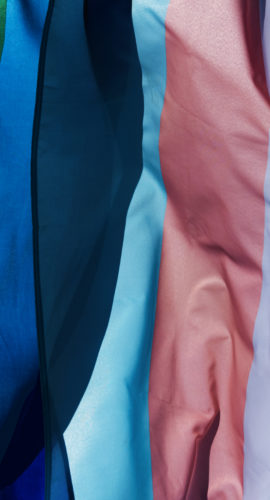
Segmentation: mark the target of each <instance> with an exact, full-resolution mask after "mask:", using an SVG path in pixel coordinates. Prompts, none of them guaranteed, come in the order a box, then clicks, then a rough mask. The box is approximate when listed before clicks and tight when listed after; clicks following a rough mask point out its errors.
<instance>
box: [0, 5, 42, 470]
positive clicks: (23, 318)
mask: <svg viewBox="0 0 270 500" xmlns="http://www.w3.org/2000/svg"><path fill="white" fill-rule="evenodd" d="M47 3H48V2H47V0H39V1H38V2H37V1H36V0H29V1H28V2H18V1H17V0H9V1H8V2H7V18H6V36H5V45H4V50H3V54H2V59H1V63H0V136H1V140H0V201H1V215H0V275H1V280H0V375H1V391H0V429H1V430H0V442H1V448H0V460H1V457H2V456H3V454H4V453H5V451H6V448H7V446H8V443H9V441H10V439H11V436H12V433H13V431H14V428H15V425H16V421H17V419H18V416H19V413H20V410H21V408H22V406H23V403H24V400H25V398H26V396H27V395H28V393H29V392H30V390H31V389H32V387H33V386H34V385H35V383H36V378H37V374H38V370H39V361H38V350H37V338H36V327H35V323H36V320H35V297H34V278H33V253H32V216H31V194H30V186H31V182H30V177H31V168H30V163H31V143H32V127H33V116H34V107H35V98H36V83H37V72H38V61H39V50H40V43H41V37H42V30H43V24H44V21H45V15H46V10H47ZM29 446H31V442H30V443H29ZM14 459H16V457H14Z"/></svg>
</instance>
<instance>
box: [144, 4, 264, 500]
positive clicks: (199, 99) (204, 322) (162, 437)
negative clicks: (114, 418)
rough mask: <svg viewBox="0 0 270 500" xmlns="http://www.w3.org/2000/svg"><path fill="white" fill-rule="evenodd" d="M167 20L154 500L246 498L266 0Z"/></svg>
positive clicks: (181, 8)
mask: <svg viewBox="0 0 270 500" xmlns="http://www.w3.org/2000/svg"><path fill="white" fill-rule="evenodd" d="M166 30H167V31H166V48H167V89H166V95H165V105H164V109H163V114H162V120H161V135H160V157H161V166H162V173H163V178H164V182H165V186H166V190H167V194H168V203H167V209H166V216H165V225H164V238H163V248H162V258H161V269H160V281H159V293H158V303H157V313H156V325H155V333H154V343H153V351H152V360H151V372H150V391H149V411H150V435H151V452H152V467H153V487H154V499H155V500H180V499H188V500H201V499H203V498H206V491H207V488H208V494H207V498H208V499H210V500H214V499H215V500H221V499H228V500H238V499H241V498H242V495H243V415H244V407H245V400H246V387H247V380H248V375H249V371H250V367H251V363H252V358H253V347H252V335H253V329H254V323H255V318H256V314H257V310H258V305H259V300H260V293H261V287H262V271H261V266H262V254H263V239H264V211H265V207H264V194H263V192H264V178H265V172H266V165H267V146H268V129H269V126H270V108H269V100H268V97H267V90H266V83H265V76H264V69H263V62H262V54H261V41H260V32H259V12H258V2H254V0H246V1H243V0H227V1H226V2H224V0H216V1H215V2H213V0H203V1H201V0H193V1H192V2H191V1H190V0H171V4H170V6H169V10H168V13H167V21H166ZM208 476H209V486H208V485H207V483H208Z"/></svg>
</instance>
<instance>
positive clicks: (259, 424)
mask: <svg viewBox="0 0 270 500" xmlns="http://www.w3.org/2000/svg"><path fill="white" fill-rule="evenodd" d="M269 32H270V1H269V0H266V5H265V18H264V34H263V52H264V62H265V69H266V75H267V79H268V88H270V78H269V76H270V75H269V68H270V45H269V41H270V38H269V35H270V33H269ZM269 151H270V149H269V147H268V162H267V170H266V177H265V184H264V200H265V228H264V251H263V262H262V275H263V282H262V292H261V298H260V305H259V310H258V314H257V318H256V322H255V328H254V336H253V347H254V359H253V363H252V366H251V371H250V375H249V380H248V386H247V398H246V407H245V416H244V500H254V499H258V500H269V498H270V433H269V422H270V258H269V256H270V154H269Z"/></svg>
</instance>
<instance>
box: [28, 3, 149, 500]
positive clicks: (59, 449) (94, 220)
mask: <svg viewBox="0 0 270 500" xmlns="http://www.w3.org/2000/svg"><path fill="white" fill-rule="evenodd" d="M50 5H51V18H50V24H49V29H48V34H47V40H46V52H45V56H44V59H43V60H41V61H40V65H41V66H42V68H43V70H42V81H40V87H41V88H42V93H40V94H39V105H40V107H39V113H40V116H39V122H38V132H37V133H36V150H35V151H36V156H35V158H34V170H35V179H36V183H35V190H36V200H35V210H36V224H34V236H35V238H36V240H35V241H36V243H37V248H38V252H37V259H36V265H37V267H38V269H39V285H38V286H39V300H40V307H41V309H42V318H40V319H41V322H42V325H40V330H39V335H41V336H42V337H43V339H44V358H45V359H44V360H43V361H44V362H43V366H42V370H43V371H44V372H45V377H46V380H47V392H46V394H45V408H46V423H47V435H46V439H47V440H46V471H47V473H46V498H50V499H54V498H59V496H60V498H61V500H62V499H63V500H64V499H65V498H72V497H73V496H74V495H75V498H85V495H86V496H87V495H89V498H97V496H96V495H98V493H96V492H95V490H96V488H95V484H93V481H89V478H88V476H91V467H90V472H88V474H86V475H85V477H84V476H83V471H84V467H85V468H86V471H87V468H88V467H89V464H92V468H93V469H94V467H95V460H96V458H94V460H93V459H91V457H89V459H87V452H88V447H89V437H88V435H87V434H86V433H85V432H84V434H83V435H82V437H81V439H82V440H83V443H84V455H85V458H84V460H83V462H78V464H76V467H78V468H79V470H80V471H81V474H82V476H81V477H79V482H80V485H81V486H80V487H79V489H78V479H77V475H76V474H75V472H74V469H73V461H72V447H73V448H74V446H75V447H76V445H78V447H79V437H78V436H80V429H81V427H82V428H83V429H84V426H85V422H86V423H87V424H88V425H89V423H90V421H89V418H91V415H92V404H91V407H90V408H89V409H88V412H87V417H86V419H85V417H83V418H81V417H80V418H79V419H78V421H76V422H77V423H76V431H75V433H74V434H73V439H75V443H73V444H72V443H70V440H69V441H68V449H66V442H65V440H64V437H63V435H64V432H65V431H66V429H67V427H68V425H69V423H70V421H71V419H72V417H73V416H74V414H75V412H76V410H77V407H78V405H79V403H80V401H81V399H82V397H83V395H84V392H85V390H86V388H87V385H88V383H89V380H90V378H91V375H92V371H93V368H94V366H95V363H96V358H97V355H98V352H99V349H100V346H101V343H102V341H103V337H104V335H105V333H106V329H107V325H108V321H109V317H110V314H111V308H112V302H113V297H114V294H115V286H116V282H117V276H118V272H119V264H120V257H121V252H122V246H123V236H124V228H125V221H126V214H127V210H128V206H129V204H130V200H131V198H132V196H133V192H134V189H135V187H136V185H137V182H138V180H139V177H140V175H141V171H142V116H143V95H142V85H141V68H140V64H139V60H138V55H137V48H136V43H135V37H134V30H133V26H132V22H131V2H126V1H120V0H119V1H118V2H115V3H113V4H112V3H111V2H107V1H105V0H104V1H102V2H101V1H99V2H94V1H89V2H84V1H82V0H80V1H78V2H76V9H75V10H74V1H73V0H68V1H67V0H64V1H63V0H55V1H54V2H53V3H51V4H50ZM67 33H68V36H67ZM104 33H106V36H104ZM122 40H125V43H124V44H123V41H122ZM42 329H43V331H42ZM118 349H119V350H120V349H121V345H119V346H118ZM148 352H149V351H148ZM104 368H105V370H106V369H107V364H106V363H105V364H104V366H103V369H104ZM106 373H107V372H106ZM107 375H108V377H109V379H110V378H113V376H114V374H113V373H112V375H110V374H107ZM109 382H110V380H108V387H109ZM145 402H146V405H147V393H146V395H145ZM146 408H147V406H146ZM106 412H108V409H106ZM145 413H146V418H147V416H148V413H147V409H146V412H145ZM143 433H144V440H145V432H144V426H143ZM146 435H147V434H146ZM145 442H146V443H147V441H146V440H145ZM148 442H149V432H148ZM100 446H101V449H102V448H103V447H102V443H100ZM88 453H89V454H90V452H88ZM149 459H150V453H149V455H148V460H149ZM70 463H71V464H72V470H71V471H70ZM138 463H139V461H138ZM122 473H123V472H122ZM70 474H75V476H74V481H73V477H72V476H71V475H70ZM149 476H150V480H151V475H150V474H149ZM101 477H102V476H101ZM103 480H104V478H103ZM73 482H74V484H75V491H74V490H73ZM132 484H134V483H132ZM122 485H123V487H124V483H122ZM84 488H85V489H84ZM81 490H82V493H80V491H81ZM131 491H132V489H131ZM83 492H84V493H83ZM117 494H118V490H116V492H115V495H117Z"/></svg>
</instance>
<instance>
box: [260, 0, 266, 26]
mask: <svg viewBox="0 0 270 500" xmlns="http://www.w3.org/2000/svg"><path fill="white" fill-rule="evenodd" d="M259 2H260V22H261V31H262V33H263V25H264V16H265V2H266V0H259Z"/></svg>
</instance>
